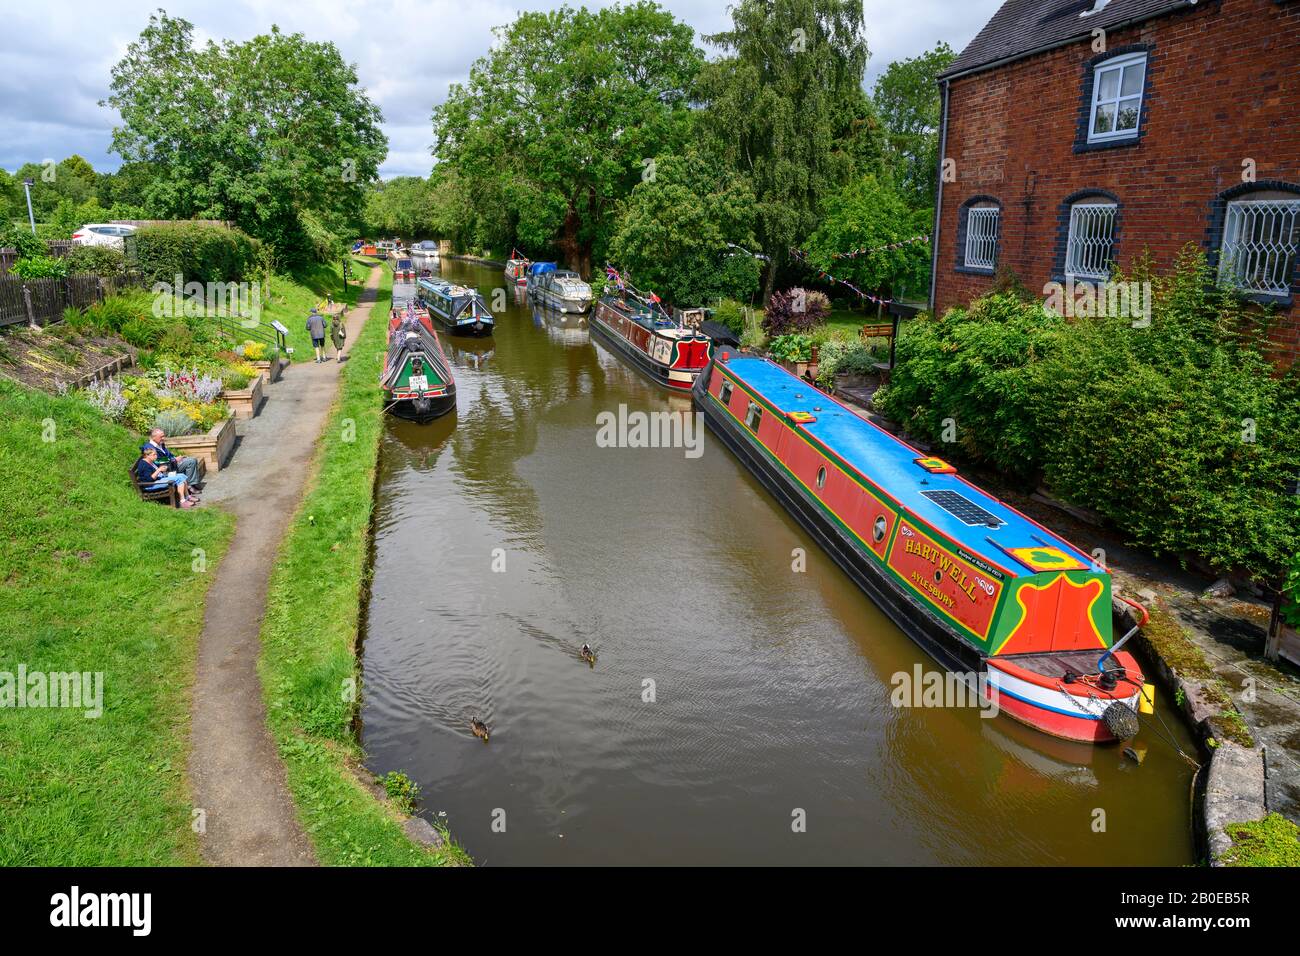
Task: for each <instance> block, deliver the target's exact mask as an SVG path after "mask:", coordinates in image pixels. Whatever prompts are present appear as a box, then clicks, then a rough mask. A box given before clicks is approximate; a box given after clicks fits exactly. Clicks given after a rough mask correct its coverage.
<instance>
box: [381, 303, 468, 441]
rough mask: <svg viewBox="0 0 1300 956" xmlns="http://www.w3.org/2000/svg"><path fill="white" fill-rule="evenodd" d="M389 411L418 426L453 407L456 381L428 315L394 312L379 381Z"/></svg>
mask: <svg viewBox="0 0 1300 956" xmlns="http://www.w3.org/2000/svg"><path fill="white" fill-rule="evenodd" d="M379 383H380V387H381V388H382V390H383V393H384V403H385V406H386V408H387V409H388V411H390V412H392V413H393V414H394V415H397V416H398V417H400V418H406V419H409V420H411V421H414V422H418V423H421V424H424V423H427V422H431V421H433V420H434V419H435V418H439V417H441V416H443V415H445V414H447V413H448V412H449V411H451V410H452V409H454V408H455V407H456V380H455V378H454V377H453V376H452V373H451V365H450V363H449V362H448V361H447V356H446V355H445V354H444V353H443V350H442V343H441V342H440V341H439V340H438V334H437V333H436V332H435V331H434V330H433V325H432V323H431V322H430V320H429V317H428V316H427V315H422V314H420V313H419V312H417V311H416V310H415V309H414V308H413V307H410V306H408V307H407V309H406V310H405V311H402V310H400V309H394V310H393V314H392V316H391V317H390V318H389V323H388V354H387V356H386V357H385V360H384V370H383V372H382V373H381V374H380V378H379Z"/></svg>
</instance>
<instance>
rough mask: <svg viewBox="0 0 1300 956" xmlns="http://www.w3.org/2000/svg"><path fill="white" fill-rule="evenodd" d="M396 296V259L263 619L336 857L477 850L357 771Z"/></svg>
mask: <svg viewBox="0 0 1300 956" xmlns="http://www.w3.org/2000/svg"><path fill="white" fill-rule="evenodd" d="M391 299H392V273H391V272H388V271H387V270H385V274H384V275H383V279H382V284H381V286H380V294H379V301H378V302H377V303H376V305H375V307H374V309H373V311H372V313H371V318H370V319H369V320H368V321H367V322H366V325H365V327H364V328H363V330H362V332H361V334H360V336H359V337H358V338H357V341H356V343H355V345H354V347H353V350H352V353H351V358H350V359H349V360H348V361H347V362H346V363H345V364H344V366H343V370H342V382H341V386H340V392H339V397H338V400H337V402H336V404H335V407H334V409H333V411H332V412H331V415H330V420H329V423H328V424H327V425H326V428H325V432H324V434H323V436H322V438H321V444H320V448H319V450H318V452H317V455H316V460H315V462H314V465H313V470H314V476H313V478H312V481H311V484H310V486H309V490H308V492H307V494H306V496H305V498H304V499H303V502H302V505H301V506H300V507H299V509H298V513H297V514H296V515H295V516H294V519H293V522H292V524H291V525H290V528H289V531H288V533H287V535H286V536H285V539H284V541H283V542H282V544H281V549H280V555H279V557H278V558H277V560H276V566H275V570H274V572H273V573H272V577H271V582H270V589H269V593H268V600H267V609H266V617H265V620H264V622H263V626H262V648H263V650H262V661H261V676H262V684H263V687H264V692H265V695H266V703H267V719H268V721H269V723H270V726H271V731H272V734H273V735H274V737H275V740H276V744H277V745H278V747H279V750H280V756H281V757H282V759H283V760H284V763H285V767H286V769H287V771H288V779H289V789H290V790H291V791H292V793H293V797H294V801H295V803H296V805H297V808H298V815H299V819H300V820H301V821H302V824H303V828H304V829H305V830H306V831H307V833H308V835H309V836H310V837H311V839H312V842H313V843H314V844H315V848H316V854H317V856H318V858H319V859H320V861H321V862H322V863H324V864H327V865H353V866H355V865H375V866H442V865H455V864H460V863H468V862H469V860H468V857H467V856H466V855H465V854H464V852H463V851H462V850H460V849H459V848H458V847H455V846H454V845H451V844H450V842H448V847H447V849H446V850H445V851H441V852H435V851H430V850H426V849H425V848H423V847H421V846H420V845H418V844H416V843H413V842H412V841H411V840H410V839H408V838H407V836H406V835H405V833H404V832H403V831H402V826H401V824H402V818H401V817H400V815H399V814H397V813H396V812H394V811H393V810H391V809H390V808H389V807H388V806H386V805H385V804H383V803H380V802H379V801H377V800H376V799H375V798H374V797H373V796H372V795H371V793H370V792H369V791H368V790H367V789H366V788H365V787H364V786H363V785H362V784H361V783H360V782H359V781H358V779H357V774H358V773H361V774H364V773H365V771H364V769H362V767H361V759H362V753H361V749H360V747H359V746H358V745H357V743H356V741H355V739H354V738H353V735H352V732H351V726H352V718H353V715H354V712H355V707H356V699H357V696H358V692H357V691H356V690H355V688H358V687H359V684H360V669H359V667H358V662H357V656H356V655H357V626H358V621H359V616H360V611H361V594H362V591H363V589H364V588H365V587H366V585H367V581H366V573H367V565H366V562H367V550H368V542H369V531H370V514H371V509H372V507H373V503H374V481H375V468H376V462H377V459H378V452H379V440H380V437H381V435H382V433H383V405H382V402H381V398H380V392H379V386H378V378H379V372H380V369H381V366H382V362H383V349H384V341H385V327H386V323H385V321H384V317H385V316H386V315H387V312H388V308H389V303H390V302H391Z"/></svg>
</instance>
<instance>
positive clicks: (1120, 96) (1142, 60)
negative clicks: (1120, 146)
mask: <svg viewBox="0 0 1300 956" xmlns="http://www.w3.org/2000/svg"><path fill="white" fill-rule="evenodd" d="M1146 74H1147V55H1146V54H1145V53H1132V54H1129V55H1128V56H1117V57H1115V58H1114V59H1110V60H1106V61H1105V62H1103V63H1098V64H1097V65H1096V66H1095V67H1093V70H1092V114H1091V115H1090V116H1089V118H1088V142H1090V143H1104V142H1106V141H1107V140H1112V139H1122V138H1124V137H1127V136H1136V135H1137V131H1138V124H1139V123H1140V122H1141V121H1142V92H1143V89H1144V87H1145V86H1146Z"/></svg>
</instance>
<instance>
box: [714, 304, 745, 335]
mask: <svg viewBox="0 0 1300 956" xmlns="http://www.w3.org/2000/svg"><path fill="white" fill-rule="evenodd" d="M713 320H714V321H715V322H719V323H721V324H722V325H725V326H726V327H727V328H728V329H730V330H731V334H732V335H734V336H736V337H737V338H739V337H740V336H741V335H743V334H744V333H745V305H744V303H741V302H737V301H736V300H735V299H723V300H722V301H721V302H719V303H718V307H717V308H716V309H714V310H713Z"/></svg>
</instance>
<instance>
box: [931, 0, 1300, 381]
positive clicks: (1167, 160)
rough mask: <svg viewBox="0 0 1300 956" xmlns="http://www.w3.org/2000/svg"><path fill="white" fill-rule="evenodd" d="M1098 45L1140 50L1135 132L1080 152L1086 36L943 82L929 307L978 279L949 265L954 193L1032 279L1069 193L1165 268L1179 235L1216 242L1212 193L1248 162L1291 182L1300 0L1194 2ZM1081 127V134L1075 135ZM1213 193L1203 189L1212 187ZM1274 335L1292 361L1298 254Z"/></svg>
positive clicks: (969, 292)
mask: <svg viewBox="0 0 1300 956" xmlns="http://www.w3.org/2000/svg"><path fill="white" fill-rule="evenodd" d="M1106 39H1107V43H1106V50H1107V52H1108V53H1109V54H1111V55H1114V54H1116V53H1117V52H1119V51H1122V50H1124V49H1141V48H1143V47H1145V48H1146V50H1147V52H1148V60H1147V85H1146V91H1145V95H1144V99H1143V111H1142V119H1141V124H1140V126H1141V135H1140V138H1139V139H1138V141H1137V142H1136V143H1135V144H1133V145H1126V146H1120V147H1115V148H1110V149H1100V150H1087V149H1083V150H1082V151H1081V143H1080V140H1081V137H1082V136H1084V134H1085V133H1086V129H1085V130H1083V131H1081V129H1080V117H1081V111H1082V109H1083V108H1084V104H1085V102H1086V99H1085V97H1086V96H1087V95H1088V93H1089V92H1090V91H1089V90H1088V89H1085V79H1086V77H1087V75H1088V72H1089V70H1088V65H1089V63H1090V62H1092V61H1094V60H1096V59H1097V58H1098V53H1097V51H1095V50H1094V49H1093V46H1092V41H1091V40H1090V39H1084V40H1080V41H1078V42H1076V43H1072V44H1070V45H1069V46H1066V47H1062V48H1060V49H1057V50H1054V51H1049V52H1046V53H1042V54H1038V55H1036V56H1033V57H1030V58H1028V59H1025V60H1022V61H1020V62H1017V63H1013V64H1010V65H1007V66H1004V67H1001V68H998V69H994V70H991V71H989V72H986V73H977V74H975V75H973V76H969V77H965V78H962V79H957V80H955V81H953V83H952V86H951V91H950V99H949V107H948V143H947V150H946V155H947V157H948V158H950V159H952V160H954V161H955V162H956V181H955V182H947V183H945V184H944V187H943V188H944V194H943V202H942V208H941V218H940V233H939V250H938V267H937V270H936V276H935V306H936V308H937V309H939V310H943V309H946V308H949V307H951V306H953V305H962V304H965V303H966V302H968V301H970V300H971V299H972V298H975V297H977V296H979V295H981V294H983V293H984V292H986V291H987V290H988V288H989V286H990V284H991V282H992V279H991V278H990V277H988V276H986V275H979V274H971V273H968V272H962V271H958V270H957V269H956V268H955V264H956V263H957V262H958V261H959V257H958V249H957V243H958V236H959V232H960V225H961V221H962V216H961V212H962V205H963V204H964V203H966V202H967V201H969V200H971V199H972V198H974V197H977V196H978V197H993V198H995V199H996V200H997V201H998V202H1000V203H1001V205H1002V223H1001V236H1000V242H999V249H998V262H999V264H1001V265H1005V266H1007V267H1009V268H1010V269H1011V270H1012V271H1013V272H1015V273H1016V275H1018V276H1019V277H1020V279H1021V280H1022V281H1023V282H1024V283H1025V284H1026V285H1027V286H1029V288H1030V289H1031V290H1033V291H1035V292H1036V291H1038V290H1039V289H1040V288H1041V287H1042V286H1043V285H1044V284H1045V283H1047V282H1049V281H1051V280H1053V279H1054V278H1059V276H1060V273H1061V268H1062V267H1061V260H1062V256H1063V254H1064V251H1063V242H1064V236H1063V234H1062V226H1061V222H1062V215H1063V214H1064V215H1066V216H1067V217H1068V212H1064V210H1065V208H1066V207H1064V206H1063V203H1065V201H1066V200H1067V199H1068V198H1069V197H1070V196H1072V195H1075V194H1078V193H1080V192H1081V191H1085V190H1087V191H1092V190H1095V191H1097V192H1098V193H1099V194H1109V195H1110V196H1112V197H1114V198H1115V199H1117V200H1118V202H1119V226H1118V230H1117V236H1118V241H1117V244H1116V247H1115V258H1116V260H1117V261H1118V263H1119V264H1120V266H1121V267H1123V266H1126V265H1128V263H1129V262H1130V260H1131V259H1132V258H1133V257H1134V256H1135V255H1138V254H1140V253H1141V252H1143V251H1144V250H1150V252H1151V253H1152V254H1153V255H1154V256H1155V258H1156V261H1157V264H1158V266H1159V267H1160V268H1161V269H1164V268H1167V267H1168V266H1169V265H1170V263H1171V262H1172V260H1173V259H1174V257H1175V256H1176V254H1177V253H1178V251H1179V250H1180V249H1181V248H1182V246H1183V245H1184V244H1185V243H1187V242H1188V241H1192V242H1196V243H1198V244H1200V245H1201V246H1202V247H1203V248H1205V249H1206V250H1207V251H1210V252H1212V253H1214V252H1215V251H1217V235H1216V233H1217V232H1218V231H1219V230H1220V229H1221V226H1222V208H1223V201H1222V200H1221V199H1220V194H1222V193H1224V192H1225V191H1227V190H1230V189H1232V188H1234V187H1240V186H1241V185H1242V182H1243V178H1242V173H1243V166H1242V164H1243V161H1244V160H1246V159H1253V160H1254V161H1255V164H1256V169H1255V175H1256V178H1257V180H1258V181H1259V182H1260V183H1264V182H1265V181H1270V182H1274V183H1277V184H1286V185H1290V186H1293V187H1296V188H1300V2H1297V0H1283V2H1278V0H1210V2H1205V0H1202V3H1200V4H1198V5H1197V6H1195V7H1189V8H1187V9H1186V10H1184V11H1180V12H1178V13H1174V14H1170V15H1167V16H1164V17H1160V18H1157V19H1155V20H1151V21H1149V22H1147V23H1146V24H1143V25H1140V26H1138V27H1133V28H1129V29H1126V30H1120V31H1112V32H1111V33H1110V34H1109V35H1108V37H1107V38H1106ZM1085 138H1086V137H1085ZM1216 200H1218V201H1216ZM1291 301H1292V303H1294V304H1290V303H1289V304H1286V305H1285V306H1284V312H1283V317H1282V319H1281V321H1280V322H1279V324H1278V325H1279V327H1278V329H1277V332H1276V335H1275V338H1276V341H1277V344H1278V346H1279V350H1280V351H1279V358H1280V360H1281V362H1282V364H1290V363H1291V362H1294V361H1296V360H1297V359H1300V268H1298V269H1296V270H1294V271H1293V276H1292V300H1291Z"/></svg>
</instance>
